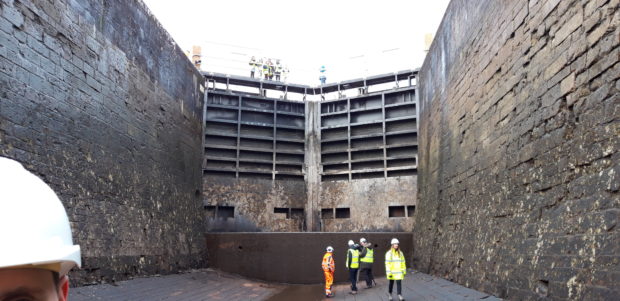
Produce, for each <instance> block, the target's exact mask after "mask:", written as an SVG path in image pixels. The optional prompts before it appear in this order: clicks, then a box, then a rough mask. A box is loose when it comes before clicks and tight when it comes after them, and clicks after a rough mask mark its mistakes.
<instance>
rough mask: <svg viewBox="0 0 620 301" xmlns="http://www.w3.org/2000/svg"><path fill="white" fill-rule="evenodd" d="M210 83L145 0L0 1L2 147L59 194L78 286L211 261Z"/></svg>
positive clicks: (7, 153) (183, 267) (164, 271)
mask: <svg viewBox="0 0 620 301" xmlns="http://www.w3.org/2000/svg"><path fill="white" fill-rule="evenodd" d="M202 83H203V79H202V77H201V75H200V74H199V73H198V71H197V70H196V69H195V68H194V67H193V66H192V65H191V63H190V62H189V60H188V59H187V58H186V57H185V55H184V54H183V52H182V51H181V49H179V48H178V46H176V44H175V43H174V41H173V40H172V39H171V38H170V36H169V35H168V34H167V33H166V32H165V30H164V29H163V28H162V27H161V26H160V25H159V23H157V21H156V20H155V18H154V17H153V16H152V15H151V13H150V12H149V11H148V9H147V8H146V7H145V6H144V4H142V2H140V1H136V0H129V1H121V0H108V1H65V0H57V1H38V0H36V1H34V0H33V1H18V0H15V1H14V0H2V1H1V2H0V155H2V156H6V157H10V158H14V159H16V160H18V161H20V162H22V163H23V164H24V165H25V166H26V168H28V169H29V170H32V171H33V172H35V173H36V174H38V175H39V176H40V177H41V178H42V179H43V180H44V181H45V182H47V183H48V184H50V185H51V186H52V188H53V189H54V190H55V191H56V192H57V193H58V195H59V197H60V199H61V200H62V201H63V203H64V205H65V207H66V209H67V211H68V215H69V220H70V221H71V225H72V229H73V236H74V238H75V242H76V243H77V244H79V245H80V246H81V248H82V260H83V261H82V262H83V267H82V269H79V270H77V271H74V272H72V274H71V278H72V283H73V284H74V285H76V284H78V285H79V284H86V283H94V282H101V281H104V282H105V281H111V280H120V279H125V278H128V277H131V276H136V275H148V274H165V273H172V272H177V271H179V270H182V269H189V268H197V267H202V266H204V265H205V260H206V258H205V250H204V243H205V241H204V237H203V233H204V226H203V224H202V220H203V219H202V212H201V205H202V202H201V199H200V191H199V190H200V186H201V175H202V172H201V162H202V146H201V143H202V141H201V132H202V130H201V127H202V121H201V120H202V102H203V99H202V97H203V96H202V92H201V89H202V88H201V86H202Z"/></svg>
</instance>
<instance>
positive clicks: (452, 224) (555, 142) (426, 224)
mask: <svg viewBox="0 0 620 301" xmlns="http://www.w3.org/2000/svg"><path fill="white" fill-rule="evenodd" d="M619 22H620V11H619V2H618V1H617V0H610V1H599V0H593V1H580V0H567V1H559V0H530V1H469V0H467V1H466V0H453V1H452V2H451V3H450V5H449V7H448V10H447V12H446V15H445V16H444V20H443V22H442V24H441V26H440V29H439V31H438V33H437V35H436V37H435V41H434V42H433V45H432V47H431V49H430V51H429V55H428V56H427V58H426V61H425V62H424V65H423V67H422V69H421V71H420V80H421V83H420V105H421V112H420V114H421V124H420V168H419V175H420V177H419V186H418V187H419V190H420V192H419V206H418V210H417V212H416V225H418V226H417V227H416V228H415V229H414V249H415V251H414V256H415V264H416V265H417V267H419V268H421V269H422V271H425V272H430V273H432V274H435V275H440V276H442V277H445V278H448V279H450V280H453V281H456V282H458V283H460V284H463V285H466V286H468V287H472V288H475V289H478V290H483V291H485V292H488V293H492V294H494V295H497V296H499V297H504V298H507V299H511V300H535V299H536V300H538V299H544V300H564V299H574V300H612V299H613V300H615V299H618V298H619V296H620V290H619V286H618V283H619V279H620V278H619V277H620V273H619V272H618V271H619V262H620V232H619V231H620V228H619V225H618V220H619V217H620V193H619V190H620V151H619V150H620V102H619V101H620V100H619V99H620V97H619V91H620V81H619V78H620V63H619V51H620V49H619V47H618V46H619V44H620V43H619V39H620V27H619Z"/></svg>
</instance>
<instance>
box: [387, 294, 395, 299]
mask: <svg viewBox="0 0 620 301" xmlns="http://www.w3.org/2000/svg"><path fill="white" fill-rule="evenodd" d="M388 300H390V301H392V300H394V299H392V293H388Z"/></svg>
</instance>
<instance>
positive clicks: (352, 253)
mask: <svg viewBox="0 0 620 301" xmlns="http://www.w3.org/2000/svg"><path fill="white" fill-rule="evenodd" d="M349 258H351V266H349ZM345 265H346V267H347V269H359V267H360V251H358V250H357V249H349V251H347V262H346V263H345Z"/></svg>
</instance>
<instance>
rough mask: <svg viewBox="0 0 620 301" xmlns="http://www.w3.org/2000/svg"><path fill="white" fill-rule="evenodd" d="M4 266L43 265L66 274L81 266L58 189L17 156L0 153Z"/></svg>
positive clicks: (1, 265) (0, 234)
mask: <svg viewBox="0 0 620 301" xmlns="http://www.w3.org/2000/svg"><path fill="white" fill-rule="evenodd" d="M0 193H1V194H2V197H1V198H0V229H2V231H0V241H2V246H3V247H2V248H0V269H2V268H9V267H14V268H26V267H31V268H42V269H47V270H52V271H55V272H59V273H60V274H61V275H65V274H67V273H68V272H69V270H71V268H73V267H74V266H76V265H77V266H80V265H81V260H80V246H79V245H73V239H72V238H71V227H70V226H69V219H68V218H67V213H66V212H65V208H64V207H63V205H62V203H61V202H60V200H59V199H58V197H57V196H56V194H55V193H54V191H53V190H52V189H51V188H50V187H49V186H47V184H45V182H43V181H42V180H41V179H39V178H38V177H37V176H35V175H34V174H32V173H30V172H29V171H27V170H26V169H25V168H24V167H22V165H21V164H20V163H19V162H17V161H14V160H11V159H7V158H3V157H0Z"/></svg>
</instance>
